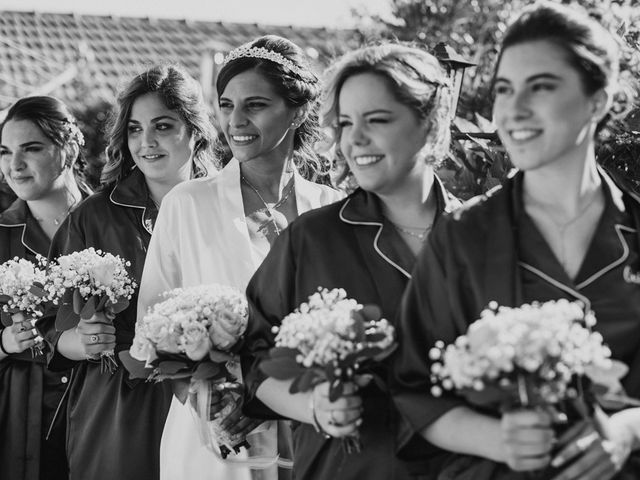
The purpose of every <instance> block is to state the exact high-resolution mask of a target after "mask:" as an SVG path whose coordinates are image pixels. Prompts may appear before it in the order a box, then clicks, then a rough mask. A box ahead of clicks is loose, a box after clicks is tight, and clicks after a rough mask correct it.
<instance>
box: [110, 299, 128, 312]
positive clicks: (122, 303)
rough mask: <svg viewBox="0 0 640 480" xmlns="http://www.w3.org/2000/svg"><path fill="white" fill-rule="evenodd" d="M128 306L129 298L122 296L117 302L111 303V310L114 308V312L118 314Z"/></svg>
mask: <svg viewBox="0 0 640 480" xmlns="http://www.w3.org/2000/svg"><path fill="white" fill-rule="evenodd" d="M128 306H129V300H127V299H126V298H122V299H120V300H118V301H117V302H116V303H114V304H113V305H111V310H113V313H115V314H118V313H120V312H122V311H124V310H125V309H126V308H127V307H128Z"/></svg>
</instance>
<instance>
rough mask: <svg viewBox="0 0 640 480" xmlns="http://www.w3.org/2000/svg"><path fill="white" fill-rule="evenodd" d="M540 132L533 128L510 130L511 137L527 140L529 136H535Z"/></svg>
mask: <svg viewBox="0 0 640 480" xmlns="http://www.w3.org/2000/svg"><path fill="white" fill-rule="evenodd" d="M539 133H540V130H533V129H522V130H512V131H511V138H513V139H514V140H529V139H530V138H533V137H535V136H536V135H538V134H539Z"/></svg>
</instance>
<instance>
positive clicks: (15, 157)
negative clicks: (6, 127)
mask: <svg viewBox="0 0 640 480" xmlns="http://www.w3.org/2000/svg"><path fill="white" fill-rule="evenodd" d="M8 155H10V156H11V158H10V159H9V167H11V170H15V171H20V170H23V169H24V168H25V167H26V163H25V162H24V159H23V158H22V155H21V153H20V152H16V153H13V154H8Z"/></svg>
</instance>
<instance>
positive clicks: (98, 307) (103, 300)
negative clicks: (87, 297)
mask: <svg viewBox="0 0 640 480" xmlns="http://www.w3.org/2000/svg"><path fill="white" fill-rule="evenodd" d="M108 300H109V297H108V296H107V295H102V296H101V297H100V301H99V302H98V304H97V305H96V312H102V311H103V310H104V307H105V305H106V304H107V301H108Z"/></svg>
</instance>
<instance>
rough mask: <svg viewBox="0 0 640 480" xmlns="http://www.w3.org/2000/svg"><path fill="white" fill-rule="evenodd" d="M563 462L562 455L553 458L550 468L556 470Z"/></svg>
mask: <svg viewBox="0 0 640 480" xmlns="http://www.w3.org/2000/svg"><path fill="white" fill-rule="evenodd" d="M564 462H565V460H564V457H563V456H562V455H560V456H557V457H555V458H554V459H553V460H551V466H552V467H553V468H557V467H559V466H561V465H562V464H563V463H564Z"/></svg>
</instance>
